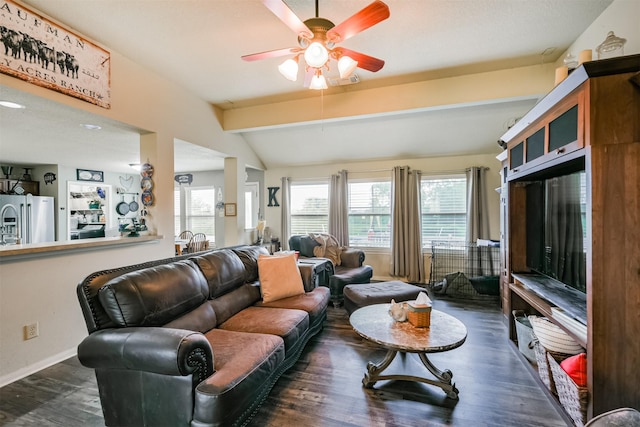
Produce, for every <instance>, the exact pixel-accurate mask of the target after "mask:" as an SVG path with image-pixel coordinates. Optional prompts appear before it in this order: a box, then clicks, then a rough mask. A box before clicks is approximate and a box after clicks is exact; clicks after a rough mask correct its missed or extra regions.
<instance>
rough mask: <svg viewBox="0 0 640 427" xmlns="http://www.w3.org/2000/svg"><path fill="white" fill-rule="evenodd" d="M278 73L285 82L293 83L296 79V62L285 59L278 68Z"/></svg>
mask: <svg viewBox="0 0 640 427" xmlns="http://www.w3.org/2000/svg"><path fill="white" fill-rule="evenodd" d="M278 71H280V74H282V75H283V76H284V78H286V79H287V80H291V81H292V82H295V81H296V80H297V79H298V61H295V60H293V59H287V60H286V61H284V62H283V63H282V64H280V65H279V66H278Z"/></svg>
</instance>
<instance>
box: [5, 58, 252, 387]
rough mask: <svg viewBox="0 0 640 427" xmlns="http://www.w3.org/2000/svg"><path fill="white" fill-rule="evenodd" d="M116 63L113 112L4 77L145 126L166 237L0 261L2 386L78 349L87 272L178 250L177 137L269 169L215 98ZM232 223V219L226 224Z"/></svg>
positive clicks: (153, 213)
mask: <svg viewBox="0 0 640 427" xmlns="http://www.w3.org/2000/svg"><path fill="white" fill-rule="evenodd" d="M111 64H112V68H111V109H108V110H107V109H104V108H100V107H97V106H95V105H92V104H89V103H87V102H84V101H81V100H78V99H76V98H72V97H69V96H66V95H64V94H61V93H58V92H55V91H52V90H48V89H44V88H41V87H38V86H35V85H31V84H29V83H27V82H24V81H22V80H19V79H16V78H13V77H10V76H7V75H4V74H0V85H3V86H7V87H12V88H14V89H17V90H21V91H25V92H28V93H31V94H33V95H36V96H40V97H43V98H46V99H49V100H52V101H55V102H59V103H61V104H65V105H68V106H71V107H74V108H78V109H82V110H87V111H89V112H91V113H93V114H97V115H101V116H106V117H109V118H111V119H114V120H117V121H120V122H123V123H127V124H129V125H132V126H134V127H136V128H139V129H145V130H146V131H145V133H144V134H143V135H141V138H140V156H141V159H144V160H147V159H149V161H150V163H151V164H153V166H154V170H155V173H154V177H153V180H154V196H155V204H154V206H152V207H150V209H149V216H148V219H149V220H150V230H151V232H152V233H153V234H157V235H161V236H165V238H164V239H163V240H160V241H158V242H155V243H151V244H143V245H139V246H122V247H116V248H111V249H99V250H83V251H77V252H65V253H62V254H57V253H52V254H50V255H48V256H46V257H41V256H40V257H35V258H33V257H32V258H26V259H15V258H9V259H8V258H6V257H2V258H0V386H2V385H4V384H7V383H9V382H12V381H14V380H16V379H18V378H20V377H22V376H25V375H28V374H30V373H32V372H35V371H37V370H39V369H41V368H43V367H45V366H47V365H49V364H52V363H56V362H58V361H60V360H62V359H64V358H66V357H68V356H70V355H73V354H75V351H76V346H77V345H78V343H80V341H81V340H82V339H83V338H84V337H85V336H86V334H87V332H86V327H85V323H84V320H83V318H82V315H81V311H80V307H79V304H78V301H77V298H76V296H75V287H76V284H77V283H79V282H80V281H81V280H82V279H83V278H84V277H85V276H86V275H88V274H89V273H91V272H93V271H96V270H101V269H105V268H110V267H116V266H122V265H127V264H132V263H136V262H143V261H146V260H150V259H159V258H164V257H169V256H172V255H173V254H174V243H173V234H174V232H173V182H174V181H173V141H174V139H175V138H178V139H181V140H183V141H189V142H191V143H194V144H198V145H202V146H204V147H207V148H210V149H213V150H215V151H217V152H220V153H223V154H224V155H227V156H230V157H233V158H237V159H238V163H239V164H241V165H252V166H253V167H258V168H262V167H264V165H262V162H261V161H260V159H259V158H257V156H256V155H255V153H254V152H253V151H252V150H251V148H250V147H249V146H248V145H247V144H246V142H245V141H244V139H243V138H242V137H241V136H239V135H233V134H227V133H224V132H223V131H222V128H221V127H220V125H219V122H218V118H217V117H216V114H215V110H214V108H212V106H211V105H210V104H209V103H207V102H205V101H203V100H201V99H199V98H198V97H196V96H195V95H193V94H191V93H189V92H187V91H185V90H184V89H182V88H180V87H178V86H177V85H175V84H173V83H171V82H169V81H167V80H164V79H162V78H160V77H159V76H157V75H156V74H154V73H153V72H151V71H150V70H147V69H145V68H143V67H141V66H139V65H137V64H136V63H134V62H132V61H130V60H128V59H127V58H125V57H123V56H122V55H120V54H118V53H117V52H113V51H112V52H111ZM53 149H55V147H52V150H53ZM60 175H64V174H58V180H59V181H58V183H59V186H58V188H59V193H58V194H60V193H61V192H64V193H65V194H66V182H65V183H64V185H63V182H64V181H66V180H67V179H71V178H70V177H65V176H60ZM73 179H75V177H73ZM242 190H244V189H243V188H242ZM238 198H240V195H238ZM58 212H60V211H58ZM238 218H239V219H240V218H242V217H238ZM233 220H234V219H233V218H227V219H225V222H227V221H229V222H232V221H233ZM234 237H235V236H234ZM234 241H236V242H240V243H248V242H249V241H250V236H247V235H246V233H244V229H243V230H242V231H241V232H239V233H238V236H237V238H235V239H234ZM36 321H37V322H39V324H40V336H39V337H37V338H35V339H32V340H28V341H25V340H24V339H23V335H22V331H23V326H24V325H27V324H29V323H32V322H36Z"/></svg>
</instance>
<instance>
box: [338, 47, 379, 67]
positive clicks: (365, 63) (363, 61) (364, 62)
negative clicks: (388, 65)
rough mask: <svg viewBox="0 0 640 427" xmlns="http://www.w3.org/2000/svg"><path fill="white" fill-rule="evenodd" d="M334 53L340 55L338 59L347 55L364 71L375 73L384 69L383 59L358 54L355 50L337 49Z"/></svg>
mask: <svg viewBox="0 0 640 427" xmlns="http://www.w3.org/2000/svg"><path fill="white" fill-rule="evenodd" d="M333 51H334V52H336V53H337V54H338V57H340V56H343V55H347V56H349V57H350V58H351V59H353V60H354V61H358V68H362V69H363V70H367V71H372V72H374V73H375V72H376V71H379V70H380V69H381V68H382V67H384V61H383V60H382V59H378V58H374V57H373V56H369V55H365V54H364V53H360V52H356V51H355V50H351V49H346V48H344V47H336V48H335V49H333Z"/></svg>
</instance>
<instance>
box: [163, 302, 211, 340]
mask: <svg viewBox="0 0 640 427" xmlns="http://www.w3.org/2000/svg"><path fill="white" fill-rule="evenodd" d="M217 324H218V319H217V317H216V312H215V310H214V309H213V307H212V306H211V301H207V302H205V303H204V304H201V305H200V306H198V307H196V308H195V309H193V310H191V311H190V312H188V313H185V314H183V315H181V316H179V317H176V318H175V319H173V320H172V321H170V322H169V323H167V324H165V325H164V327H165V328H173V329H187V330H189V331H197V332H202V333H204V332H207V331H208V330H210V329H213V328H215V327H216V325H217Z"/></svg>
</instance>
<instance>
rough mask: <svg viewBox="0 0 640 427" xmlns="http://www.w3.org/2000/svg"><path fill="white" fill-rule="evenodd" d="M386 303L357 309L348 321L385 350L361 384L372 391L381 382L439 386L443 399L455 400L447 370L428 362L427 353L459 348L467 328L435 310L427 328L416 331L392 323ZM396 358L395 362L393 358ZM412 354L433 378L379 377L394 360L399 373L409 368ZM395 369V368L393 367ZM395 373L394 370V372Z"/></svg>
mask: <svg viewBox="0 0 640 427" xmlns="http://www.w3.org/2000/svg"><path fill="white" fill-rule="evenodd" d="M389 306H390V305H389V304H376V305H370V306H367V307H363V308H360V309H358V310H356V311H354V312H353V314H352V315H351V317H350V318H349V321H350V322H351V326H353V329H354V330H355V331H356V332H357V333H358V334H359V335H360V336H362V337H363V338H365V339H366V340H368V341H371V342H374V343H376V344H378V345H380V346H381V347H383V348H386V349H387V355H386V356H385V358H384V359H383V360H382V361H381V362H380V363H377V364H375V363H373V362H369V363H368V364H367V372H366V373H365V374H364V378H363V379H362V384H363V385H364V387H366V388H372V387H373V386H374V385H375V383H376V382H378V381H381V380H405V381H418V382H422V383H425V384H430V385H434V386H437V387H440V388H441V389H442V390H444V391H445V393H446V394H447V397H449V398H451V399H457V398H458V389H457V388H456V386H455V384H454V383H453V382H452V378H453V374H452V373H451V371H450V370H448V369H446V370H440V369H438V368H437V367H436V366H434V365H433V363H431V361H430V360H429V358H428V357H427V354H428V353H439V352H443V351H448V350H452V349H454V348H457V347H460V346H461V345H462V344H463V343H464V341H465V340H466V339H467V328H466V327H465V326H464V324H463V323H462V322H461V321H459V320H458V319H456V318H455V317H453V316H451V315H448V314H446V313H443V312H441V311H438V310H432V311H431V326H430V327H429V328H416V327H414V326H413V325H412V324H411V323H409V322H396V321H394V320H393V319H392V318H391V316H389V314H388V311H389ZM398 353H400V357H399V358H398V359H400V360H398V359H396V355H397V354H398ZM407 353H415V354H417V356H418V357H419V359H420V361H421V362H422V365H423V366H424V367H425V368H427V370H428V371H429V372H431V374H433V376H434V377H435V379H429V378H424V377H421V376H417V375H410V374H406V373H402V374H387V375H383V374H382V373H383V371H385V370H386V369H387V368H389V366H390V365H391V362H393V361H394V359H396V362H399V363H396V365H397V364H399V365H402V368H404V369H403V370H404V371H406V370H408V369H410V368H411V367H410V366H409V363H408V362H409V360H407V359H409V358H410V354H407ZM394 368H395V367H394ZM394 370H395V369H394Z"/></svg>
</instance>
